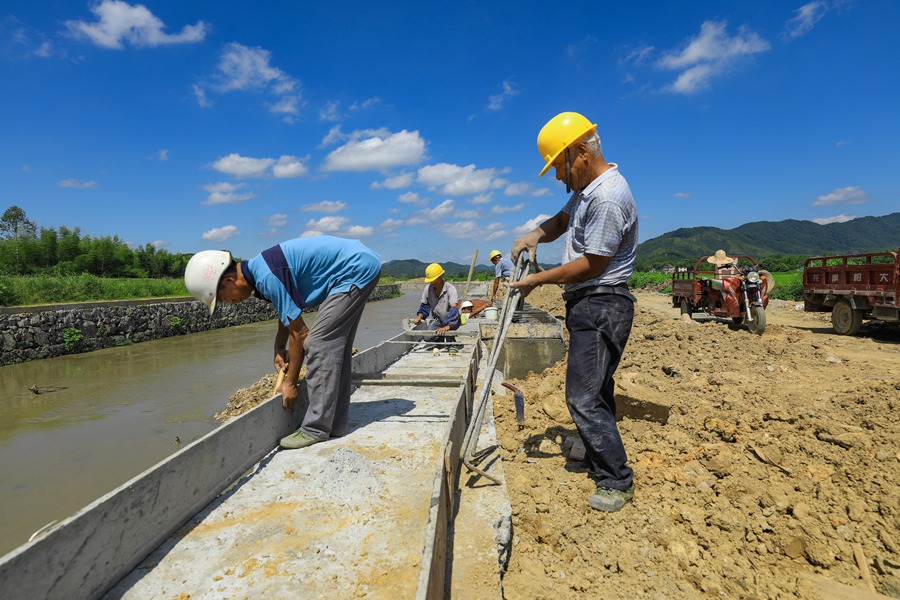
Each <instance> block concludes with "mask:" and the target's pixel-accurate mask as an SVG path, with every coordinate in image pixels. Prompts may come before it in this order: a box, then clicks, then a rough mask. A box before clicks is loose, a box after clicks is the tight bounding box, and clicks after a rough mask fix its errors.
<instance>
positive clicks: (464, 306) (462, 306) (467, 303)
mask: <svg viewBox="0 0 900 600" xmlns="http://www.w3.org/2000/svg"><path fill="white" fill-rule="evenodd" d="M464 308H472V303H471V302H469V301H468V300H466V301H464V302H463V303H462V304H460V305H459V310H462V309H464Z"/></svg>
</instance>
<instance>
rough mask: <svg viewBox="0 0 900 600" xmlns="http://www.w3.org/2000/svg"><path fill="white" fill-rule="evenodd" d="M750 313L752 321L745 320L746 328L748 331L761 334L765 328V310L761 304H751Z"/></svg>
mask: <svg viewBox="0 0 900 600" xmlns="http://www.w3.org/2000/svg"><path fill="white" fill-rule="evenodd" d="M750 314H751V315H752V316H753V320H752V321H747V329H749V330H750V333H755V334H756V335H762V334H763V331H765V330H766V310H765V309H764V308H763V307H762V306H751V307H750Z"/></svg>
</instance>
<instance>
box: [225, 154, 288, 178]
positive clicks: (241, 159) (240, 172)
mask: <svg viewBox="0 0 900 600" xmlns="http://www.w3.org/2000/svg"><path fill="white" fill-rule="evenodd" d="M273 164H275V159H274V158H250V157H248V156H241V155H240V154H236V153H232V154H229V155H228V156H224V157H222V158H220V159H219V160H217V161H216V162H214V163H213V165H212V168H213V169H215V170H216V171H218V172H220V173H225V174H226V175H234V176H235V177H262V176H263V175H265V174H266V170H267V169H268V168H269V167H271V166H272V165H273Z"/></svg>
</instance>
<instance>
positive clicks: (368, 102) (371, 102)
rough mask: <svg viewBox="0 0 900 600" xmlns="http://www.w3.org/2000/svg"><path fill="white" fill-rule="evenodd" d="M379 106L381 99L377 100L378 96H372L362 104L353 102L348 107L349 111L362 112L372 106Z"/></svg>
mask: <svg viewBox="0 0 900 600" xmlns="http://www.w3.org/2000/svg"><path fill="white" fill-rule="evenodd" d="M379 104H381V98H379V97H378V96H373V97H371V98H366V99H365V100H363V101H362V102H354V103H353V104H351V105H350V110H351V111H357V110H363V109H366V108H372V107H373V106H378V105H379Z"/></svg>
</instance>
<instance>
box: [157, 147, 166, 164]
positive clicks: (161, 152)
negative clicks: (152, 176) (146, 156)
mask: <svg viewBox="0 0 900 600" xmlns="http://www.w3.org/2000/svg"><path fill="white" fill-rule="evenodd" d="M156 158H157V159H159V160H161V161H163V162H165V161H167V160H169V151H168V150H166V149H165V148H163V149H162V150H159V151H157V153H156Z"/></svg>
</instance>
